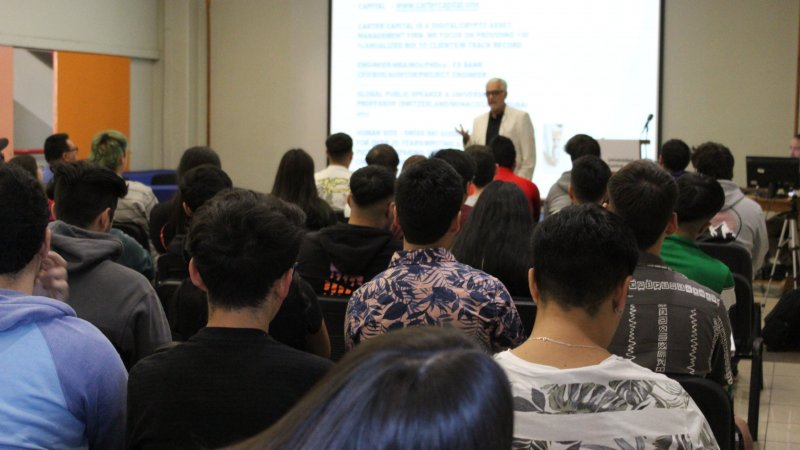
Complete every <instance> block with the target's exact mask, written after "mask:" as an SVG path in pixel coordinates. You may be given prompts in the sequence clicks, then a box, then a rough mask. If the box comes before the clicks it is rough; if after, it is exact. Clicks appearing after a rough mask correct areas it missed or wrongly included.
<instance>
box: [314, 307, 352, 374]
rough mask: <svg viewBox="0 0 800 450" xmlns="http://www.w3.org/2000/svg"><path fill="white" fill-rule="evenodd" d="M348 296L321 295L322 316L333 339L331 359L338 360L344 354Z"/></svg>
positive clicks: (329, 335)
mask: <svg viewBox="0 0 800 450" xmlns="http://www.w3.org/2000/svg"><path fill="white" fill-rule="evenodd" d="M349 300H350V299H349V298H348V297H323V296H320V297H319V306H320V308H322V317H323V318H324V319H325V327H326V328H327V329H328V337H329V338H330V340H331V359H332V360H334V361H338V360H340V359H341V358H342V356H344V354H345V349H344V320H345V313H346V312H347V302H348V301H349Z"/></svg>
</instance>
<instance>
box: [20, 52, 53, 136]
mask: <svg viewBox="0 0 800 450" xmlns="http://www.w3.org/2000/svg"><path fill="white" fill-rule="evenodd" d="M38 56H40V57H41V58H40V57H37V55H34V54H33V53H32V52H30V51H28V50H23V49H14V147H15V148H41V147H42V144H44V140H45V139H46V138H47V136H49V135H51V134H52V132H53V57H52V55H50V54H42V53H38Z"/></svg>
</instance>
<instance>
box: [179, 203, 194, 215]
mask: <svg viewBox="0 0 800 450" xmlns="http://www.w3.org/2000/svg"><path fill="white" fill-rule="evenodd" d="M181 207H182V208H183V213H184V214H186V217H192V208H189V205H187V204H186V202H181Z"/></svg>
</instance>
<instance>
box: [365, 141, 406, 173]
mask: <svg viewBox="0 0 800 450" xmlns="http://www.w3.org/2000/svg"><path fill="white" fill-rule="evenodd" d="M365 160H366V162H367V165H368V166H375V165H378V166H383V167H385V168H387V169H388V170H389V172H391V173H392V175H394V176H395V177H396V176H397V166H399V165H400V157H399V156H397V151H396V150H395V149H394V147H392V146H391V145H389V144H378V145H376V146H374V147H372V148H371V149H370V150H369V152H367V157H366V158H365Z"/></svg>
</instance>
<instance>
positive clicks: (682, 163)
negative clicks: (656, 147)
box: [658, 139, 692, 180]
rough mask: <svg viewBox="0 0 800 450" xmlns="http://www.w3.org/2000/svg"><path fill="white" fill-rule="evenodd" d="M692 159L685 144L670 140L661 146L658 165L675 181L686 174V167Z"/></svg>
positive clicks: (680, 141) (677, 140) (690, 152)
mask: <svg viewBox="0 0 800 450" xmlns="http://www.w3.org/2000/svg"><path fill="white" fill-rule="evenodd" d="M691 158H692V151H691V150H690V149H689V146H688V145H686V142H683V141H682V140H680V139H670V140H668V141H667V142H664V144H663V145H662V146H661V152H660V154H659V155H658V163H659V164H661V167H663V168H664V169H666V170H667V172H669V173H670V174H671V175H672V178H675V179H676V180H677V179H678V178H679V177H680V176H682V175H683V174H685V173H686V166H688V165H689V160H690V159H691Z"/></svg>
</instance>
